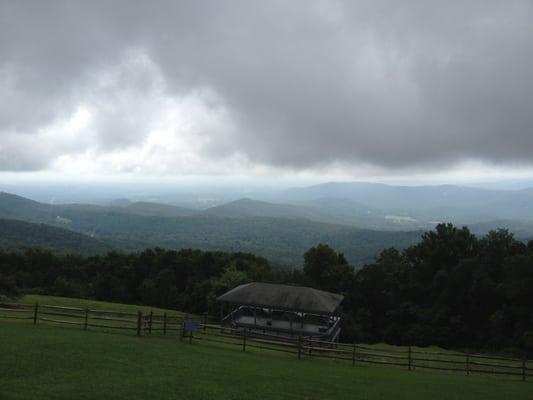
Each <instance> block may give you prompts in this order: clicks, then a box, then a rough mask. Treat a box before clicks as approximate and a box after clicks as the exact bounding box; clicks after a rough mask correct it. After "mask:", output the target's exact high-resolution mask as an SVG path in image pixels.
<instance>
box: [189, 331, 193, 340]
mask: <svg viewBox="0 0 533 400" xmlns="http://www.w3.org/2000/svg"><path fill="white" fill-rule="evenodd" d="M189 344H192V329H191V330H190V331H189Z"/></svg>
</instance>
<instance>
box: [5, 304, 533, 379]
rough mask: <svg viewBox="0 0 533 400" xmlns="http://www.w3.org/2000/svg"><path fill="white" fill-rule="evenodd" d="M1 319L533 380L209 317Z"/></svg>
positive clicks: (506, 368)
mask: <svg viewBox="0 0 533 400" xmlns="http://www.w3.org/2000/svg"><path fill="white" fill-rule="evenodd" d="M0 319H16V320H27V321H28V322H30V323H33V324H38V323H48V324H67V325H72V326H77V327H79V328H80V329H84V330H88V329H91V330H94V329H98V330H105V331H122V332H124V333H130V334H134V335H137V336H148V335H152V334H162V335H170V334H174V335H176V336H178V337H180V338H181V340H188V341H189V342H191V343H192V342H193V341H195V342H196V341H199V342H210V343H213V344H216V345H219V346H223V347H226V348H228V347H229V348H235V349H238V350H241V351H247V350H249V349H252V350H253V349H258V350H261V351H273V352H283V353H287V354H292V355H294V357H297V358H298V359H302V358H315V357H316V358H323V359H330V360H336V361H338V362H344V363H345V364H347V365H352V366H357V365H364V364H377V365H384V366H395V367H400V368H405V369H407V370H409V371H411V370H415V369H430V370H439V371H449V372H456V373H462V374H466V375H474V374H477V375H479V374H491V375H505V376H510V377H515V378H518V379H521V380H523V381H526V380H527V379H528V378H531V377H533V360H527V359H526V358H525V357H523V358H513V357H502V356H493V355H486V354H476V353H469V352H464V353H463V352H453V351H441V352H439V351H427V350H424V349H421V348H418V347H411V346H406V347H403V348H402V347H398V346H395V347H394V348H387V347H373V346H369V345H363V344H357V343H352V344H348V343H331V342H326V341H320V340H313V339H309V338H304V337H299V338H289V337H287V338H280V337H279V336H274V335H269V334H266V333H265V334H260V335H258V334H253V335H252V334H251V332H249V331H246V330H242V329H239V330H236V329H231V328H228V327H221V326H220V325H218V324H215V323H212V322H213V321H214V319H213V317H210V316H208V315H195V314H183V315H168V314H167V313H154V312H148V313H146V312H144V313H143V312H141V311H138V312H131V311H130V312H128V311H115V310H92V309H88V308H77V307H63V306H51V305H40V304H34V305H29V304H13V303H10V304H7V303H3V304H0ZM191 319H192V320H194V321H196V324H195V327H196V329H195V331H193V330H189V331H185V326H186V325H185V324H184V321H186V320H191Z"/></svg>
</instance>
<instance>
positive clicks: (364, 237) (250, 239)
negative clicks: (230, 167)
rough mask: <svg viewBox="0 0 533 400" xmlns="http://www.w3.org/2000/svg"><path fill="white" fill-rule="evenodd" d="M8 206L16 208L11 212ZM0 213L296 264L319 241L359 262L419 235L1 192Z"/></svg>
mask: <svg viewBox="0 0 533 400" xmlns="http://www.w3.org/2000/svg"><path fill="white" fill-rule="evenodd" d="M8 205H9V206H8ZM10 206H13V207H14V208H15V209H16V210H17V212H16V217H15V216H13V215H12V214H11V212H10ZM0 217H1V218H18V219H21V220H25V221H27V222H37V223H46V224H50V225H54V226H56V227H61V228H67V229H69V230H72V231H75V232H79V233H82V234H85V235H88V236H91V237H93V238H96V239H98V240H100V241H103V242H105V243H106V244H108V245H109V246H111V247H115V248H120V249H125V250H140V249H143V248H145V247H153V246H161V247H166V248H174V249H180V248H198V249H203V250H224V251H243V252H252V253H255V254H258V255H261V256H264V257H267V258H269V259H270V260H272V261H274V262H275V263H280V264H286V265H292V266H299V265H301V263H302V255H303V253H304V252H305V251H307V250H308V249H309V248H310V247H312V246H314V245H316V244H318V243H327V244H330V245H331V246H334V247H335V248H336V249H337V250H338V251H341V252H343V253H345V255H346V257H347V258H348V260H349V261H350V262H352V263H354V264H358V265H359V264H362V263H365V262H369V261H372V259H373V258H374V257H375V256H376V255H377V254H378V253H379V252H380V251H381V250H382V249H383V248H384V247H390V246H397V247H400V248H401V247H405V246H408V245H410V244H413V243H415V242H416V241H417V239H418V238H419V236H420V232H417V231H412V232H380V231H373V230H365V229H358V228H354V227H349V226H345V225H338V224H327V223H323V222H316V221H310V220H307V219H297V218H296V219H293V218H274V217H267V216H249V217H247V216H240V217H228V216H223V217H222V216H216V215H209V214H204V215H191V216H182V217H161V216H145V215H138V214H132V213H127V212H125V211H124V210H122V209H121V208H119V209H117V208H108V207H100V206H93V205H80V204H74V205H45V204H42V203H38V202H33V201H29V200H27V199H24V198H22V197H20V196H14V195H9V194H6V193H3V194H2V195H0Z"/></svg>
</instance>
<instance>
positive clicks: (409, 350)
mask: <svg viewBox="0 0 533 400" xmlns="http://www.w3.org/2000/svg"><path fill="white" fill-rule="evenodd" d="M411 362H412V359H411V346H409V348H408V350H407V369H408V370H409V371H411V368H412V367H411Z"/></svg>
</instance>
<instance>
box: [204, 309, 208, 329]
mask: <svg viewBox="0 0 533 400" xmlns="http://www.w3.org/2000/svg"><path fill="white" fill-rule="evenodd" d="M206 325H207V312H205V313H204V333H205V331H206V330H207V327H206Z"/></svg>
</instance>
